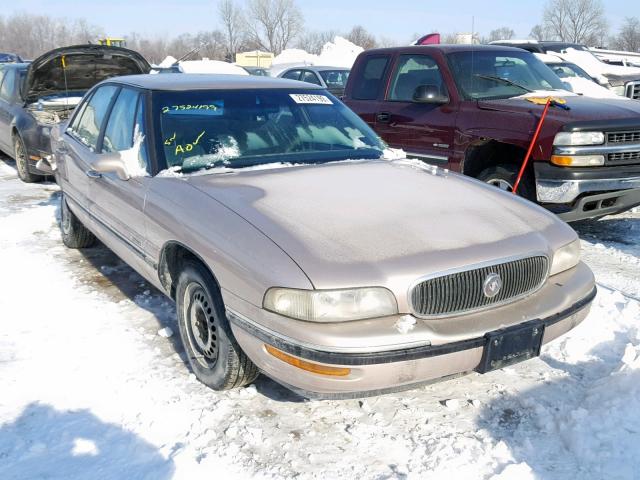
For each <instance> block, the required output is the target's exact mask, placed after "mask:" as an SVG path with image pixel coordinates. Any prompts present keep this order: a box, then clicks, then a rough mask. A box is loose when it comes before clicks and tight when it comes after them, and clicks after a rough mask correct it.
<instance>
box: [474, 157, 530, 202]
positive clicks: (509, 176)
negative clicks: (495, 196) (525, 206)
mask: <svg viewBox="0 0 640 480" xmlns="http://www.w3.org/2000/svg"><path fill="white" fill-rule="evenodd" d="M518 172H519V167H518V166H516V165H510V164H501V165H496V166H494V167H489V168H487V169H485V170H483V171H482V172H480V174H479V175H478V180H482V181H483V182H486V183H488V184H489V185H493V186H495V187H497V188H499V189H500V190H504V191H507V192H512V191H513V186H514V184H515V183H516V178H518ZM518 195H519V196H521V197H523V198H526V199H527V200H531V201H532V202H535V199H536V194H535V185H534V182H533V178H531V175H530V174H529V173H528V172H525V174H524V175H523V176H522V179H521V180H520V185H518Z"/></svg>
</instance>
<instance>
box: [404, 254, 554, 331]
mask: <svg viewBox="0 0 640 480" xmlns="http://www.w3.org/2000/svg"><path fill="white" fill-rule="evenodd" d="M530 257H545V258H546V259H547V271H546V273H545V275H544V280H543V281H542V282H540V285H538V286H537V287H536V288H535V289H534V290H532V291H530V292H526V293H524V294H522V295H519V296H517V297H512V298H508V299H505V300H504V301H502V302H498V303H492V304H491V305H486V306H484V307H479V308H473V309H470V310H465V311H456V312H453V313H449V314H442V315H440V314H438V315H422V314H420V313H418V312H416V311H415V310H414V308H413V302H412V301H411V293H412V292H413V289H414V288H415V287H416V286H418V284H420V283H422V282H424V281H427V280H432V279H434V278H438V277H444V276H447V275H452V274H454V273H461V272H467V271H470V270H476V269H479V268H485V267H493V266H495V265H500V264H503V263H508V262H512V261H515V260H523V259H525V258H530ZM551 262H552V258H550V257H549V254H548V253H547V252H541V251H537V252H529V253H527V254H522V255H513V256H511V257H504V258H499V259H496V260H489V261H486V262H480V263H475V264H473V265H465V266H463V267H458V268H452V269H449V270H443V271H440V272H435V273H431V274H428V275H424V276H422V277H419V278H417V279H416V280H414V281H413V282H412V283H411V285H409V288H408V289H407V304H408V305H409V309H410V311H411V314H412V315H413V316H415V317H417V318H422V319H425V320H437V319H442V318H452V317H459V316H463V315H468V314H472V313H478V312H484V311H487V310H492V309H494V308H499V307H502V306H504V305H508V304H510V303H514V302H517V301H518V300H522V299H523V298H525V297H528V296H529V295H533V294H535V293H536V292H538V291H539V290H540V289H541V288H542V287H543V286H544V284H545V283H547V280H548V278H549V271H550V270H551Z"/></svg>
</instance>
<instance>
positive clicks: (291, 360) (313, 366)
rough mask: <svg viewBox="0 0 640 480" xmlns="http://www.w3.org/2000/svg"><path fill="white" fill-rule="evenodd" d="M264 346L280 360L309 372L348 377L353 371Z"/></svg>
mask: <svg viewBox="0 0 640 480" xmlns="http://www.w3.org/2000/svg"><path fill="white" fill-rule="evenodd" d="M264 348H265V350H266V351H267V352H269V353H270V354H271V355H272V356H274V357H276V358H277V359H278V360H282V361H283V362H285V363H288V364H289V365H293V366H294V367H296V368H299V369H301V370H306V371H307V372H312V373H317V374H318V375H329V376H332V377H346V376H347V375H349V374H350V373H351V369H350V368H341V367H330V366H328V365H320V364H319V363H312V362H307V361H306V360H302V359H301V358H298V357H294V356H292V355H289V354H288V353H284V352H283V351H282V350H278V349H277V348H275V347H272V346H271V345H267V344H266V343H265V344H264Z"/></svg>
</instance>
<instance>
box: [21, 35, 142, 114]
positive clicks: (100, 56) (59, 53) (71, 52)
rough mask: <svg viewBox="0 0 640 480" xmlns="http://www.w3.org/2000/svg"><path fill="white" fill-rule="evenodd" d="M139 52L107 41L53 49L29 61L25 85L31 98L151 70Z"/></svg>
mask: <svg viewBox="0 0 640 480" xmlns="http://www.w3.org/2000/svg"><path fill="white" fill-rule="evenodd" d="M150 70H151V66H150V65H149V63H148V62H147V61H146V60H145V59H144V57H142V55H140V54H139V53H137V52H134V51H133V50H128V49H126V48H119V47H107V46H103V45H75V46H71V47H62V48H57V49H55V50H51V51H49V52H47V53H45V54H44V55H41V56H40V57H38V58H36V59H35V60H34V61H33V62H31V63H30V64H29V68H28V69H27V75H26V78H25V83H24V87H23V97H24V100H25V101H27V102H34V101H36V100H38V99H39V98H42V97H45V96H48V95H56V94H63V93H65V92H74V93H78V92H85V91H87V90H89V89H90V88H91V87H93V86H94V85H95V84H97V83H99V82H101V81H102V80H105V79H107V78H110V77H115V76H121V75H135V74H140V73H149V71H150Z"/></svg>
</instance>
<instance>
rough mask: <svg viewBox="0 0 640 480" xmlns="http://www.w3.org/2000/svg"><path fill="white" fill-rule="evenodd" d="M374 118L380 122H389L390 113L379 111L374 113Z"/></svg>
mask: <svg viewBox="0 0 640 480" xmlns="http://www.w3.org/2000/svg"><path fill="white" fill-rule="evenodd" d="M376 120H377V121H378V122H381V123H389V121H390V120H391V114H390V113H389V112H380V113H378V114H377V115H376Z"/></svg>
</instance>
